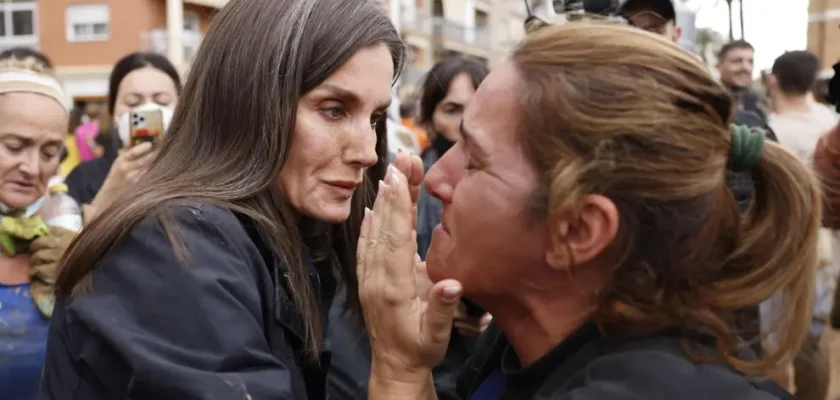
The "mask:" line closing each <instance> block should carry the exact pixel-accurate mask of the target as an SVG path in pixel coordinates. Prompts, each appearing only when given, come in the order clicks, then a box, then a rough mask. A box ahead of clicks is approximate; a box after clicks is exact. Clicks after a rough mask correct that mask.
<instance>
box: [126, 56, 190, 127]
mask: <svg viewBox="0 0 840 400" xmlns="http://www.w3.org/2000/svg"><path fill="white" fill-rule="evenodd" d="M177 102H178V90H177V89H176V87H175V82H174V81H172V78H170V77H169V75H167V74H166V73H164V72H163V71H161V70H159V69H157V68H153V67H143V68H138V69H136V70H134V71H131V72H130V73H129V74H128V75H126V76H125V77H124V78H123V80H122V82H120V86H119V89H118V90H117V102H116V103H115V104H114V118H116V119H118V118H119V117H120V116H121V115H123V114H125V113H127V112H128V111H129V110H131V109H132V108H135V107H138V106H141V105H143V104H146V103H156V104H158V105H161V106H164V107H169V108H175V105H176V103H177Z"/></svg>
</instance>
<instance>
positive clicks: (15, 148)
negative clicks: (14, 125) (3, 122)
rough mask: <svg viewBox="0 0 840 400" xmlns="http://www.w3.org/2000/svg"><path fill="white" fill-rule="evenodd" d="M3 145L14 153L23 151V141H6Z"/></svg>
mask: <svg viewBox="0 0 840 400" xmlns="http://www.w3.org/2000/svg"><path fill="white" fill-rule="evenodd" d="M3 146H4V147H6V149H7V150H9V151H10V152H12V153H19V152H21V151H23V143H18V142H4V143H3Z"/></svg>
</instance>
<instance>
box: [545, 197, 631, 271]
mask: <svg viewBox="0 0 840 400" xmlns="http://www.w3.org/2000/svg"><path fill="white" fill-rule="evenodd" d="M618 225H619V217H618V209H617V208H616V206H615V204H614V203H613V202H612V200H610V199H609V198H607V197H605V196H601V195H588V196H584V197H583V198H582V199H581V200H580V202H579V203H578V206H577V207H576V208H575V209H574V210H570V211H569V212H566V213H562V214H559V215H557V216H556V217H554V218H553V221H551V222H550V226H549V231H550V233H549V244H548V247H547V249H546V262H547V263H548V265H549V266H551V267H552V268H554V269H566V268H569V267H571V266H573V265H580V264H585V263H588V262H590V261H592V260H594V259H595V258H597V257H598V256H600V255H601V254H602V253H603V252H604V250H606V249H607V248H608V247H609V245H610V244H611V243H612V242H613V240H615V237H616V235H617V234H618Z"/></svg>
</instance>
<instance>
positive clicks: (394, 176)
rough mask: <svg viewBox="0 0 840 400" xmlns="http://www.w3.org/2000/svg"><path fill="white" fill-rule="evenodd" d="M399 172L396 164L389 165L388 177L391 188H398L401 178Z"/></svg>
mask: <svg viewBox="0 0 840 400" xmlns="http://www.w3.org/2000/svg"><path fill="white" fill-rule="evenodd" d="M398 173H399V171H397V167H395V166H394V164H391V165H389V166H388V176H387V177H386V179H387V180H388V185H389V186H390V187H391V189H396V188H397V185H398V184H399V181H400V178H399V175H398Z"/></svg>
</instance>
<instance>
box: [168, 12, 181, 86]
mask: <svg viewBox="0 0 840 400" xmlns="http://www.w3.org/2000/svg"><path fill="white" fill-rule="evenodd" d="M183 37H184V2H183V0H166V57H167V58H169V61H170V62H171V63H172V65H174V66H175V69H177V70H178V72H184V71H183V67H184V43H183Z"/></svg>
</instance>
